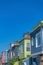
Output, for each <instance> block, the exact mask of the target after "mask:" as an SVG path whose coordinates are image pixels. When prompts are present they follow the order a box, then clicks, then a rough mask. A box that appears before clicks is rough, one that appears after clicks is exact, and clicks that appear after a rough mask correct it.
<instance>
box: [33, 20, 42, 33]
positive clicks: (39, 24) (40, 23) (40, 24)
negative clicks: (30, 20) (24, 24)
mask: <svg viewBox="0 0 43 65" xmlns="http://www.w3.org/2000/svg"><path fill="white" fill-rule="evenodd" d="M41 26H43V21H40V22H39V23H38V24H37V25H36V26H35V27H34V28H33V31H35V30H36V29H38V28H39V27H41ZM33 31H32V32H33Z"/></svg>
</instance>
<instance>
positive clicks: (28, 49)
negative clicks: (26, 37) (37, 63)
mask: <svg viewBox="0 0 43 65" xmlns="http://www.w3.org/2000/svg"><path fill="white" fill-rule="evenodd" d="M26 51H30V43H26Z"/></svg>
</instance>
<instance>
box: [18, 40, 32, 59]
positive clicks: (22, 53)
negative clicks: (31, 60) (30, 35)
mask: <svg viewBox="0 0 43 65" xmlns="http://www.w3.org/2000/svg"><path fill="white" fill-rule="evenodd" d="M27 44H28V45H27ZM27 47H28V48H29V50H28V51H27ZM30 51H31V50H30V39H24V40H23V41H21V42H20V45H19V58H20V59H23V58H26V57H28V56H30V55H31V52H30Z"/></svg>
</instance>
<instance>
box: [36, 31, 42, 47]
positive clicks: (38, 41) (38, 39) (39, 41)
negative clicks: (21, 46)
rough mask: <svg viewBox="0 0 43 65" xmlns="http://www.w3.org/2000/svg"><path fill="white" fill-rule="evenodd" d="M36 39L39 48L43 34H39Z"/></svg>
mask: <svg viewBox="0 0 43 65" xmlns="http://www.w3.org/2000/svg"><path fill="white" fill-rule="evenodd" d="M36 38H37V39H36V41H37V45H38V46H39V45H40V44H41V32H39V33H37V35H36Z"/></svg>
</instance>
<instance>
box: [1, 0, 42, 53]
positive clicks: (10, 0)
mask: <svg viewBox="0 0 43 65" xmlns="http://www.w3.org/2000/svg"><path fill="white" fill-rule="evenodd" d="M41 20H43V0H0V53H1V52H2V51H3V50H5V48H6V49H9V47H10V42H14V41H17V40H20V39H22V36H23V34H24V33H26V32H29V31H32V29H33V27H34V26H35V25H36V24H37V23H38V22H40V21H41Z"/></svg>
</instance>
